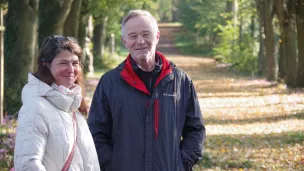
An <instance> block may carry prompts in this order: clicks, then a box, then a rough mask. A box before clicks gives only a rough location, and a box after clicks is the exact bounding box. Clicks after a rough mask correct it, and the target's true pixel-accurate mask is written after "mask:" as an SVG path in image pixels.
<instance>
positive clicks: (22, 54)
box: [4, 0, 39, 113]
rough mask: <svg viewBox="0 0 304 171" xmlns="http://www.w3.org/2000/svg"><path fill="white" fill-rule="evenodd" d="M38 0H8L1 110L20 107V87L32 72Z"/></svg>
mask: <svg viewBox="0 0 304 171" xmlns="http://www.w3.org/2000/svg"><path fill="white" fill-rule="evenodd" d="M38 4H39V0H10V1H8V5H9V8H8V13H7V14H6V19H5V21H6V29H5V36H4V42H5V45H4V54H5V68H4V72H5V83H4V88H5V93H4V99H5V103H4V105H5V110H6V111H7V112H8V113H14V112H16V111H17V110H18V109H19V108H20V106H21V96H20V94H21V90H22V87H23V86H24V84H25V83H26V82H27V74H28V72H30V71H32V61H33V60H32V59H33V57H34V55H35V46H36V44H37V26H38V15H37V14H38Z"/></svg>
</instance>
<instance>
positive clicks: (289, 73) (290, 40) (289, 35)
mask: <svg viewBox="0 0 304 171" xmlns="http://www.w3.org/2000/svg"><path fill="white" fill-rule="evenodd" d="M295 7H296V0H289V1H288V3H287V10H288V11H285V17H286V18H285V23H284V31H283V32H284V35H285V36H286V40H285V42H286V44H285V45H286V46H285V47H286V48H285V50H286V54H288V60H286V62H287V70H286V84H287V86H289V87H296V86H297V69H298V68H297V45H296V40H297V34H296V17H295Z"/></svg>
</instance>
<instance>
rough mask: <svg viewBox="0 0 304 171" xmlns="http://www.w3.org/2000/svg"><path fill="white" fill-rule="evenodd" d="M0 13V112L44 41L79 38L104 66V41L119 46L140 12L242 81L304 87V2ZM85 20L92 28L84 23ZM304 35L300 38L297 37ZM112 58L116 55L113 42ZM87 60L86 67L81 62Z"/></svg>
mask: <svg viewBox="0 0 304 171" xmlns="http://www.w3.org/2000/svg"><path fill="white" fill-rule="evenodd" d="M1 4H2V8H3V9H5V16H4V17H5V33H4V56H5V62H4V65H5V67H4V71H5V72H4V73H5V80H4V85H5V88H4V89H5V95H4V98H5V100H4V104H5V111H6V112H8V113H15V112H16V111H17V110H18V108H19V107H20V92H21V88H22V87H23V85H24V84H25V83H26V81H27V73H28V72H31V71H33V70H35V67H36V64H35V58H36V57H37V52H38V49H39V44H40V43H41V42H42V40H43V39H44V38H45V37H46V36H48V35H52V34H56V35H65V36H74V37H77V38H78V40H79V42H80V45H81V46H82V47H84V46H85V42H86V38H89V40H90V41H91V43H90V49H91V51H92V54H93V57H94V66H95V67H104V66H103V65H102V63H103V58H105V57H106V56H109V53H108V52H109V45H110V43H109V42H110V36H111V34H115V35H116V36H115V39H116V42H120V21H121V18H122V16H123V15H125V14H126V12H127V11H129V10H130V9H138V8H139V9H146V10H149V11H150V12H151V13H152V14H154V15H155V16H156V18H157V19H158V20H159V22H179V23H181V25H182V28H183V30H184V31H183V32H182V33H181V34H180V35H179V38H180V39H181V38H182V39H183V40H186V41H188V42H191V43H192V44H193V45H194V47H195V48H197V49H200V48H201V49H203V48H206V47H208V48H209V50H211V51H212V53H211V55H210V56H213V57H215V58H216V59H219V60H221V61H223V62H226V63H231V64H232V67H234V68H235V69H237V70H238V71H240V72H242V73H244V74H251V75H260V76H263V77H265V78H266V79H267V80H269V81H281V82H285V83H286V84H287V86H288V87H302V86H304V78H303V77H304V67H303V65H304V43H303V41H301V39H302V40H304V33H303V29H304V21H303V18H304V9H303V8H304V0H225V1H223V0H212V1H208V0H184V1H182V0H136V1H134V0H122V1H121V0H55V1H48V0H9V1H5V0H2V1H1ZM88 21H90V22H88ZM301 30H302V31H301ZM116 46H118V47H117V48H116V51H117V52H119V50H120V49H121V48H120V47H119V46H120V44H119V43H117V44H116ZM84 59H86V58H85V56H84ZM85 61H86V60H84V63H86V62H85Z"/></svg>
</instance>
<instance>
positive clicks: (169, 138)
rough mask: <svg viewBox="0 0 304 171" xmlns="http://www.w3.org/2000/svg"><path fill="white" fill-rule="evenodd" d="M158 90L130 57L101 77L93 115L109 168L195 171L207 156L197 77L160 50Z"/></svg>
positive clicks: (94, 130) (92, 123)
mask: <svg viewBox="0 0 304 171" xmlns="http://www.w3.org/2000/svg"><path fill="white" fill-rule="evenodd" d="M156 55H159V56H160V57H161V60H162V69H161V71H160V72H161V73H160V75H159V77H158V78H157V80H156V84H155V89H154V90H153V94H150V93H149V91H148V90H147V88H146V86H145V84H144V83H143V82H142V81H141V80H140V79H139V77H138V76H137V75H136V73H135V72H134V70H133V68H132V64H131V62H130V55H129V56H128V57H127V59H126V60H125V61H124V62H123V63H121V64H120V65H119V66H118V67H116V68H115V69H113V70H111V71H109V72H107V73H106V74H104V75H103V76H102V78H101V79H100V81H99V83H98V86H97V88H96V90H95V93H94V97H93V100H92V104H91V109H90V113H89V118H88V124H89V128H90V131H91V133H92V136H93V139H94V142H95V145H96V149H97V154H98V158H99V163H100V167H101V169H102V170H105V171H190V170H192V167H193V165H194V164H195V163H197V162H198V160H200V159H201V158H202V150H203V144H204V140H205V127H204V124H203V119H202V115H201V112H200V108H199V103H198V99H197V96H196V93H195V89H194V86H193V83H192V81H191V79H190V78H189V77H188V76H187V75H186V74H185V72H184V71H182V70H180V69H178V68H175V66H174V65H173V64H172V63H169V61H168V60H167V59H166V58H165V57H164V56H163V55H162V54H161V53H159V52H156Z"/></svg>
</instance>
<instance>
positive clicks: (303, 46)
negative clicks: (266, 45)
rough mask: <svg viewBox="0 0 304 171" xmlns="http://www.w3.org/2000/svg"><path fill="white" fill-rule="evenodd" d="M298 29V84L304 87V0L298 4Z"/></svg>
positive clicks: (299, 0) (300, 0)
mask: <svg viewBox="0 0 304 171" xmlns="http://www.w3.org/2000/svg"><path fill="white" fill-rule="evenodd" d="M297 30H298V52H299V53H298V55H299V56H298V60H299V61H298V77H297V82H298V86H300V87H304V42H303V40H304V32H303V30H304V0H298V6H297Z"/></svg>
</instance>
